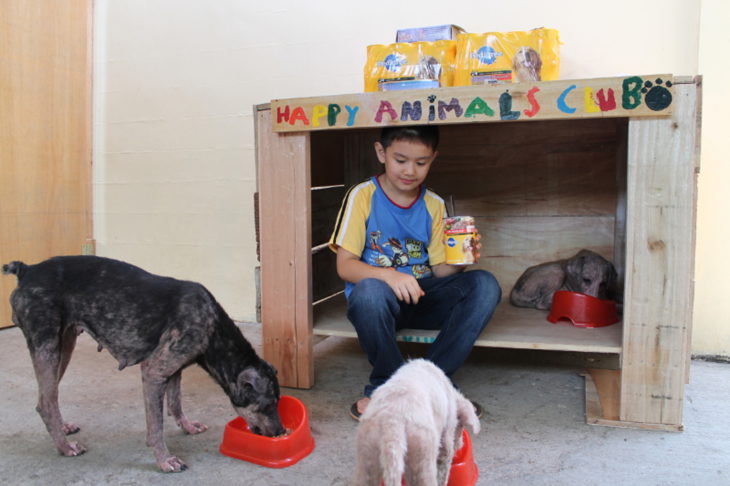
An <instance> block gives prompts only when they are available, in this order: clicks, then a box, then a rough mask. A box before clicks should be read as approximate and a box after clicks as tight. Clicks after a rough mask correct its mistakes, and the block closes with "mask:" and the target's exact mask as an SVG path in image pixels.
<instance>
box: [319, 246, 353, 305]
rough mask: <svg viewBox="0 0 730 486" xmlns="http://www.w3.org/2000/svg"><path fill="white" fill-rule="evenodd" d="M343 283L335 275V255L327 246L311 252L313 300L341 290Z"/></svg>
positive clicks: (343, 286)
mask: <svg viewBox="0 0 730 486" xmlns="http://www.w3.org/2000/svg"><path fill="white" fill-rule="evenodd" d="M344 288H345V283H344V282H343V281H342V280H341V279H340V277H339V275H337V255H336V254H335V253H334V252H333V251H331V250H330V249H329V248H327V247H323V248H322V247H320V248H319V249H317V251H313V252H312V299H313V301H314V302H317V301H318V300H322V299H325V298H327V297H329V296H331V295H333V294H336V293H338V292H342V290H343V289H344Z"/></svg>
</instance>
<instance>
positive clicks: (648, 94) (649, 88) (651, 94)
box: [641, 78, 672, 111]
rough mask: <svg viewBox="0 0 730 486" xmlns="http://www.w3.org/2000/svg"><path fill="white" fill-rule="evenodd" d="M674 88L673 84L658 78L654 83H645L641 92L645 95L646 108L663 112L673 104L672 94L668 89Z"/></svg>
mask: <svg viewBox="0 0 730 486" xmlns="http://www.w3.org/2000/svg"><path fill="white" fill-rule="evenodd" d="M671 87H672V82H671V81H667V82H666V83H665V82H664V81H663V80H662V79H661V78H657V79H656V80H655V82H654V83H652V82H651V81H646V82H644V87H643V88H641V92H642V93H644V101H645V102H646V106H648V107H649V109H650V110H653V111H661V110H663V109H664V108H666V107H667V106H669V105H671V104H672V93H671V92H670V91H669V90H668V89H667V88H671Z"/></svg>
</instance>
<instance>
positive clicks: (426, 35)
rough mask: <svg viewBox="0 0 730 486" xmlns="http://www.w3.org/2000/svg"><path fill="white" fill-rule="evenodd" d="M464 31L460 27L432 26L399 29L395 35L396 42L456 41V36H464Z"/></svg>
mask: <svg viewBox="0 0 730 486" xmlns="http://www.w3.org/2000/svg"><path fill="white" fill-rule="evenodd" d="M463 33H464V29H462V28H461V27H459V26H458V25H450V24H447V25H432V26H430V27H414V28H412V29H398V31H397V32H396V33H395V41H396V42H419V41H429V42H433V41H439V40H456V36H457V35H459V34H463Z"/></svg>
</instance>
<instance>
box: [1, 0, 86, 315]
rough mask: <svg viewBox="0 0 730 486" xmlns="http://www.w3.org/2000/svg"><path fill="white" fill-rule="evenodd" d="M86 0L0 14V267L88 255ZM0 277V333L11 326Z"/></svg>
mask: <svg viewBox="0 0 730 486" xmlns="http://www.w3.org/2000/svg"><path fill="white" fill-rule="evenodd" d="M91 17H92V2H91V1H90V0H69V1H68V2H44V1H41V0H8V1H6V2H3V4H2V8H0V46H2V55H3V61H2V62H3V68H2V69H0V86H1V87H2V89H0V113H1V114H2V115H1V116H0V161H2V171H1V174H2V175H1V177H2V191H0V220H1V221H2V224H0V263H7V262H9V261H11V260H23V261H25V262H27V263H36V262H38V261H41V260H44V259H46V258H48V257H50V256H53V255H63V254H79V253H82V252H85V251H89V250H90V249H93V239H92V211H91V57H92V55H91V31H92V25H91ZM15 286H16V279H15V278H12V277H4V278H0V327H6V326H9V325H11V318H10V313H11V311H10V306H9V302H8V297H9V295H10V292H11V291H12V290H13V289H14V288H15Z"/></svg>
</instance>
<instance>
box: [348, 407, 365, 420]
mask: <svg viewBox="0 0 730 486" xmlns="http://www.w3.org/2000/svg"><path fill="white" fill-rule="evenodd" d="M361 415H362V414H361V413H360V412H358V410H357V402H355V403H353V404H352V405H351V406H350V417H352V418H353V420H355V421H357V422H359V421H360V416H361Z"/></svg>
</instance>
